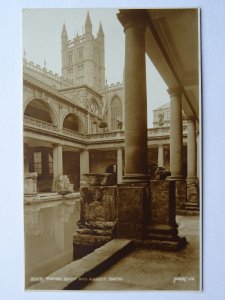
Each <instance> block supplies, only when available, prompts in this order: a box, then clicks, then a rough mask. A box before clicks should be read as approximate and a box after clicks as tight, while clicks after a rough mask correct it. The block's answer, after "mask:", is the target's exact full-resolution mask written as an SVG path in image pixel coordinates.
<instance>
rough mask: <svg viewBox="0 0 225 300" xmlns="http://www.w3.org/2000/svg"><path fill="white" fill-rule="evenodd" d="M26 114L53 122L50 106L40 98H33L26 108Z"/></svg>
mask: <svg viewBox="0 0 225 300" xmlns="http://www.w3.org/2000/svg"><path fill="white" fill-rule="evenodd" d="M24 114H25V116H27V117H31V118H34V119H38V120H41V121H44V122H47V123H52V118H51V115H50V109H49V107H48V106H47V105H46V104H45V103H43V102H42V101H40V100H32V101H31V102H30V103H29V104H28V105H27V107H26V109H25V113H24Z"/></svg>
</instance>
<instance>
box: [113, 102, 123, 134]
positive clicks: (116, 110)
mask: <svg viewBox="0 0 225 300" xmlns="http://www.w3.org/2000/svg"><path fill="white" fill-rule="evenodd" d="M121 122H122V104H121V100H120V99H119V98H118V97H115V98H113V100H112V102H111V129H113V130H117V129H119V124H120V123H121Z"/></svg>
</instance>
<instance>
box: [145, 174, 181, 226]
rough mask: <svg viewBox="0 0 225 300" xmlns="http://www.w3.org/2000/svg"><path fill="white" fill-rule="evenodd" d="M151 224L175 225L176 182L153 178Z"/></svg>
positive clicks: (151, 185) (151, 183)
mask: <svg viewBox="0 0 225 300" xmlns="http://www.w3.org/2000/svg"><path fill="white" fill-rule="evenodd" d="M150 194H151V224H165V225H171V224H172V225H174V223H175V215H176V210H175V207H176V203H175V182H174V181H170V180H163V181H162V180H152V181H151V182H150Z"/></svg>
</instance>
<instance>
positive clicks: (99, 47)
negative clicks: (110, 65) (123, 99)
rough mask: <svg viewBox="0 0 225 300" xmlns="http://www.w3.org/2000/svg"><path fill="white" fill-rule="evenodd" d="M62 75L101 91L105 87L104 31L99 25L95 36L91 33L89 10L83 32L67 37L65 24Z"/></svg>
mask: <svg viewBox="0 0 225 300" xmlns="http://www.w3.org/2000/svg"><path fill="white" fill-rule="evenodd" d="M61 53H62V76H63V77H64V78H65V79H69V80H72V82H73V84H74V85H76V84H81V85H82V84H86V85H88V86H89V87H91V88H94V89H95V90H97V91H98V92H101V91H102V90H103V89H104V87H105V50H104V32H103V28H102V24H101V23H100V25H99V30H98V33H97V36H96V37H94V36H93V34H92V23H91V19H90V15H89V12H88V13H87V17H86V21H85V32H84V34H83V35H78V34H77V35H76V36H75V37H74V38H73V40H69V39H68V35H67V30H66V26H65V24H64V25H63V29H62V34H61Z"/></svg>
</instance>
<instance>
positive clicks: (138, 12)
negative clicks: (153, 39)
mask: <svg viewBox="0 0 225 300" xmlns="http://www.w3.org/2000/svg"><path fill="white" fill-rule="evenodd" d="M119 11H120V12H119V13H118V14H117V18H118V19H119V21H120V23H121V24H122V25H123V27H124V31H125V30H126V29H127V28H129V27H136V28H139V29H143V30H145V27H146V25H147V21H148V19H149V15H148V13H147V11H146V10H145V9H120V10H119Z"/></svg>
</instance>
